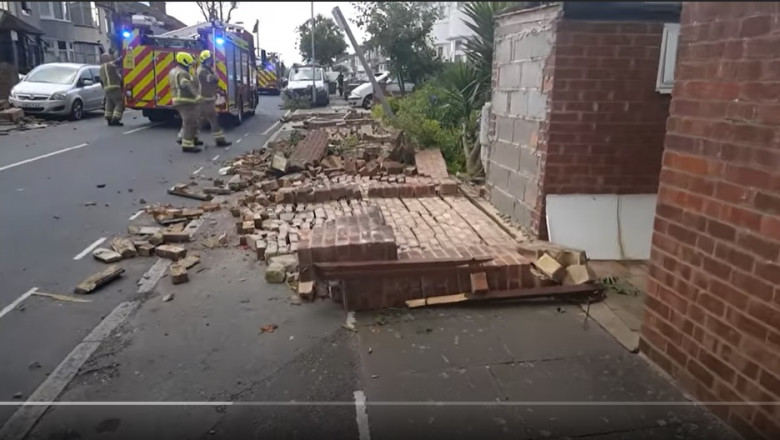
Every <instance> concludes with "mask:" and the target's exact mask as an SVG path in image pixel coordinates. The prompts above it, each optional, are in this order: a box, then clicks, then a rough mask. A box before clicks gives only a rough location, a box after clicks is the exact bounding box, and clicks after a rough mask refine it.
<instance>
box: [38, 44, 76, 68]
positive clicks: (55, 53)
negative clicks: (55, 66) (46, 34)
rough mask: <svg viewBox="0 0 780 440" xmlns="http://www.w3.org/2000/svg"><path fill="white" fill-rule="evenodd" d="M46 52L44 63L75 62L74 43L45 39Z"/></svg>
mask: <svg viewBox="0 0 780 440" xmlns="http://www.w3.org/2000/svg"><path fill="white" fill-rule="evenodd" d="M44 42H45V46H46V50H45V53H44V61H45V62H47V63H67V62H73V61H74V59H75V54H74V52H73V43H71V42H69V41H62V40H49V39H44Z"/></svg>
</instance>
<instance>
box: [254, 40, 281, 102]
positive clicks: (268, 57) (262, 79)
mask: <svg viewBox="0 0 780 440" xmlns="http://www.w3.org/2000/svg"><path fill="white" fill-rule="evenodd" d="M283 76H284V74H283V72H282V66H281V64H280V63H279V60H278V58H277V56H276V54H275V53H273V52H269V53H266V51H265V50H263V49H260V60H258V63H257V93H260V94H269V95H280V94H281V93H282V80H283Z"/></svg>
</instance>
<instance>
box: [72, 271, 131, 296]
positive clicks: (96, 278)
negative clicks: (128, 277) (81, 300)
mask: <svg viewBox="0 0 780 440" xmlns="http://www.w3.org/2000/svg"><path fill="white" fill-rule="evenodd" d="M124 272H125V270H124V269H122V268H121V267H118V266H109V267H107V268H106V269H104V270H103V271H101V272H98V273H96V274H94V275H92V276H90V277H89V278H87V279H85V280H84V281H82V282H80V283H79V284H78V286H76V288H75V289H73V292H74V293H79V294H86V293H92V292H93V291H95V289H97V288H98V287H101V286H103V285H105V284H108V283H110V282H111V281H114V280H115V279H117V278H119V277H120V276H121V275H122V274H123V273H124Z"/></svg>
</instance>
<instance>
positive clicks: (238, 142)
mask: <svg viewBox="0 0 780 440" xmlns="http://www.w3.org/2000/svg"><path fill="white" fill-rule="evenodd" d="M243 140H244V138H241V139H239V140H237V141H236V143H237V144H240V143H241V141H243Z"/></svg>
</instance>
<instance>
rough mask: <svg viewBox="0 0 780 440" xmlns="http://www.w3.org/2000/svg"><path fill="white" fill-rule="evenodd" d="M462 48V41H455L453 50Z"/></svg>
mask: <svg viewBox="0 0 780 440" xmlns="http://www.w3.org/2000/svg"><path fill="white" fill-rule="evenodd" d="M462 46H463V40H455V50H456V51H458V50H460V48H461V47H462Z"/></svg>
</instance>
